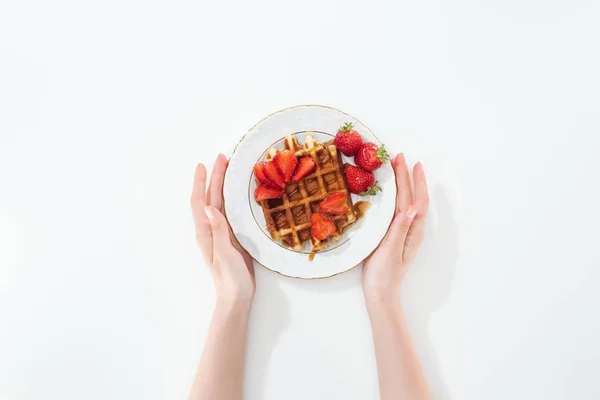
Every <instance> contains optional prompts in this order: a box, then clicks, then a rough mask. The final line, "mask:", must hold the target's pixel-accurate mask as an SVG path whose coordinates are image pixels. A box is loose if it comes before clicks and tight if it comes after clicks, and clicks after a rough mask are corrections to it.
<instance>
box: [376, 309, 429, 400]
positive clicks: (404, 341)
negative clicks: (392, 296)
mask: <svg viewBox="0 0 600 400" xmlns="http://www.w3.org/2000/svg"><path fill="white" fill-rule="evenodd" d="M367 308H368V310H369V318H370V319H371V327H372V329H373V340H374V343H375V356H376V359H377V371H378V375H379V390H380V394H381V400H397V399H405V400H432V399H433V398H434V397H433V393H432V392H431V388H430V387H429V383H428V381H427V376H426V375H425V372H424V371H423V367H422V365H421V362H420V361H419V356H418V354H417V351H416V349H415V347H414V344H413V342H412V339H411V336H410V332H409V331H408V326H407V324H406V319H405V317H404V313H403V311H402V309H401V307H400V305H399V304H397V303H396V302H388V303H384V302H381V301H379V300H378V301H373V302H370V303H369V302H368V305H367Z"/></svg>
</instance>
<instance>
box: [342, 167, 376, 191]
mask: <svg viewBox="0 0 600 400" xmlns="http://www.w3.org/2000/svg"><path fill="white" fill-rule="evenodd" d="M345 172H346V179H347V180H348V187H349V188H350V191H351V192H352V193H354V194H359V195H361V196H367V195H369V194H371V195H374V194H377V191H378V190H381V188H380V187H379V186H377V182H375V177H374V176H373V173H372V172H370V171H365V170H364V169H362V168H360V167H356V166H354V165H346V169H345Z"/></svg>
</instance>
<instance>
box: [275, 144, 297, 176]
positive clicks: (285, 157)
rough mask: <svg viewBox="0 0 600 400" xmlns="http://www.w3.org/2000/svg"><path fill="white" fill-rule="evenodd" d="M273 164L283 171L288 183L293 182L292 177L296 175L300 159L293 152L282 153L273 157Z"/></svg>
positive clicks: (285, 151)
mask: <svg viewBox="0 0 600 400" xmlns="http://www.w3.org/2000/svg"><path fill="white" fill-rule="evenodd" d="M273 163H274V164H275V165H276V166H277V168H279V171H281V174H282V175H283V179H284V180H285V182H286V183H287V182H289V181H291V180H292V175H294V170H296V165H298V159H297V158H296V155H295V154H294V152H293V151H290V150H283V151H280V152H279V153H277V154H275V157H273Z"/></svg>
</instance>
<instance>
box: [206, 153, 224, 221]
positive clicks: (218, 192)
mask: <svg viewBox="0 0 600 400" xmlns="http://www.w3.org/2000/svg"><path fill="white" fill-rule="evenodd" d="M226 170H227V158H226V157H225V156H224V155H223V154H219V155H218V156H217V159H216V161H215V165H214V167H213V170H212V174H211V176H210V185H209V187H208V194H207V197H208V204H210V205H211V206H213V207H214V208H216V209H217V210H221V209H222V207H223V181H224V179H225V171H226Z"/></svg>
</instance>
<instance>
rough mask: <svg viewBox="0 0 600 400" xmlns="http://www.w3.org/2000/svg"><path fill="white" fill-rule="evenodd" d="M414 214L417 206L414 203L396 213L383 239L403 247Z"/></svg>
mask: <svg viewBox="0 0 600 400" xmlns="http://www.w3.org/2000/svg"><path fill="white" fill-rule="evenodd" d="M416 215H417V207H416V206H414V205H412V206H409V207H406V208H405V209H404V210H403V211H402V212H401V213H399V214H396V216H395V217H394V221H392V226H390V230H389V231H388V233H387V235H386V237H385V241H386V242H390V243H391V244H392V245H393V246H398V247H399V248H400V249H403V248H404V242H405V240H406V236H407V235H408V232H409V230H410V227H411V224H412V222H413V220H414V218H415V216H416ZM401 251H402V250H401Z"/></svg>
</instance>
